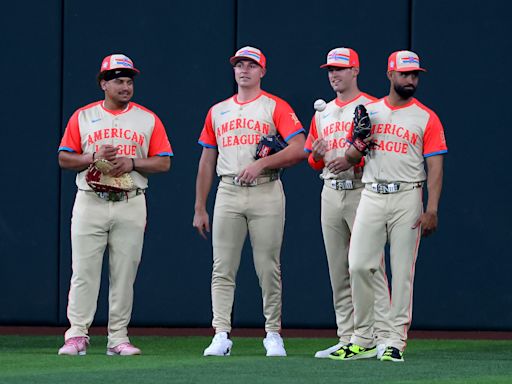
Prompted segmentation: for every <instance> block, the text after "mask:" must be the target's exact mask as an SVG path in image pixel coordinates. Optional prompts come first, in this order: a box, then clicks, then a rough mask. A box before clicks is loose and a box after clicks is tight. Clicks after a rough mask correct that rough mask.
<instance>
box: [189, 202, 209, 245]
mask: <svg viewBox="0 0 512 384" xmlns="http://www.w3.org/2000/svg"><path fill="white" fill-rule="evenodd" d="M192 226H193V227H194V228H196V229H197V232H199V234H200V235H201V237H203V238H204V239H208V237H207V236H206V233H205V231H206V232H208V233H210V216H208V212H206V210H205V209H202V210H196V213H195V214H194V220H193V221H192Z"/></svg>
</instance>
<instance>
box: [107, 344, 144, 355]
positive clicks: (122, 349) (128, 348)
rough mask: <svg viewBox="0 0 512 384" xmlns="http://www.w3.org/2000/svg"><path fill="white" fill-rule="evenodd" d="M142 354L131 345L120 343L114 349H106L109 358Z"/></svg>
mask: <svg viewBox="0 0 512 384" xmlns="http://www.w3.org/2000/svg"><path fill="white" fill-rule="evenodd" d="M140 354H142V352H141V350H140V349H139V348H137V347H135V346H134V345H133V344H131V343H121V344H119V345H116V346H115V347H114V348H108V349H107V355H109V356H132V355H140Z"/></svg>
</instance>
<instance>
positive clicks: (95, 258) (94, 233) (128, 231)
mask: <svg viewBox="0 0 512 384" xmlns="http://www.w3.org/2000/svg"><path fill="white" fill-rule="evenodd" d="M145 226H146V199H145V196H144V195H139V196H135V197H133V198H130V199H128V200H124V201H118V202H110V201H106V200H103V199H100V198H99V197H98V196H96V194H95V193H93V192H84V191H78V193H77V195H76V199H75V205H74V207H73V217H72V219H71V247H72V267H73V275H72V277H71V286H70V290H69V302H68V310H67V315H68V319H69V322H70V324H71V327H70V328H69V329H68V330H67V332H66V334H65V339H66V340H67V339H69V338H71V337H76V336H86V337H88V330H89V327H90V326H91V324H92V321H93V319H94V314H95V312H96V305H97V301H98V293H99V289H100V280H101V265H102V261H103V254H104V252H105V249H106V247H108V251H109V319H108V344H107V347H109V348H112V347H115V346H117V345H119V344H121V343H124V342H128V341H129V339H128V329H127V328H128V323H129V322H130V318H131V313H132V305H133V284H134V282H135V277H136V275H137V269H138V266H139V263H140V260H141V254H142V244H143V241H144V230H145Z"/></svg>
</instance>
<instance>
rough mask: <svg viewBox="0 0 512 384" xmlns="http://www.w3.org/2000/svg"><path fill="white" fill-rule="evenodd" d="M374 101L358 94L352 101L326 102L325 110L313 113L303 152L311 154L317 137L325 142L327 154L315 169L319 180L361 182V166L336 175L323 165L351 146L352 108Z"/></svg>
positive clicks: (336, 100)
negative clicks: (349, 136) (320, 172)
mask: <svg viewBox="0 0 512 384" xmlns="http://www.w3.org/2000/svg"><path fill="white" fill-rule="evenodd" d="M376 100H377V98H375V97H373V96H370V95H368V94H366V93H363V92H361V93H359V94H358V95H357V96H356V97H355V98H354V99H352V100H349V101H347V102H341V101H340V100H338V99H334V100H332V101H330V102H329V103H327V106H326V108H325V110H323V111H322V112H316V113H315V116H314V117H313V119H312V120H311V126H310V130H309V135H308V138H307V140H306V144H305V146H304V150H305V151H306V152H308V153H311V152H312V151H313V142H314V141H315V140H317V139H319V138H323V139H324V140H325V141H326V142H327V153H326V154H325V156H324V161H319V162H318V163H319V164H318V165H315V169H321V168H323V171H322V174H321V175H320V177H321V178H322V179H338V180H355V179H361V174H362V171H361V167H358V166H356V167H351V168H350V169H348V170H346V171H343V172H340V173H339V174H337V175H336V174H334V173H332V172H331V171H329V169H328V168H326V167H324V166H325V163H326V162H328V161H331V160H334V159H335V158H337V157H343V156H345V151H346V150H347V149H348V148H349V147H350V143H349V142H348V141H347V137H348V135H349V133H350V131H351V130H352V128H353V126H354V121H353V120H354V109H355V107H356V106H358V105H359V104H363V105H365V104H367V103H369V102H373V101H376ZM310 163H311V162H310Z"/></svg>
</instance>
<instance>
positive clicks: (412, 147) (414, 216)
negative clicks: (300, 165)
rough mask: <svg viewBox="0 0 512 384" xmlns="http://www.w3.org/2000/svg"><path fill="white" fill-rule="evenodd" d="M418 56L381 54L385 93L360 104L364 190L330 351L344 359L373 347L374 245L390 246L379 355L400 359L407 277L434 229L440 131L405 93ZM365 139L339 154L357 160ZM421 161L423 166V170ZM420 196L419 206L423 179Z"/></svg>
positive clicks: (413, 80) (410, 90)
mask: <svg viewBox="0 0 512 384" xmlns="http://www.w3.org/2000/svg"><path fill="white" fill-rule="evenodd" d="M421 71H425V70H424V69H423V68H421V67H420V60H419V58H418V55H417V54H416V53H414V52H411V51H397V52H394V53H393V54H391V56H390V57H389V59H388V72H387V76H388V79H389V81H390V91H389V95H388V96H387V97H384V98H382V99H381V100H379V101H377V102H374V103H371V104H368V106H367V109H368V114H369V117H370V120H371V124H372V128H371V132H372V137H371V139H372V141H373V142H374V143H375V144H376V145H375V146H371V147H372V148H371V150H370V151H369V154H368V155H367V156H365V167H364V174H363V179H362V180H363V183H365V190H364V191H363V193H362V195H361V201H360V203H359V207H358V209H357V214H356V219H355V222H354V229H353V231H352V239H351V242H350V251H349V266H350V282H351V285H352V300H353V304H354V335H353V336H352V338H351V340H350V343H349V344H348V345H346V346H344V347H342V348H341V349H339V350H338V351H336V352H333V354H332V355H331V356H332V357H333V358H335V359H340V360H350V359H358V358H368V357H373V356H375V354H376V348H375V339H374V335H373V334H372V329H373V324H374V319H375V316H374V305H373V304H374V297H375V289H374V284H373V277H372V276H373V275H374V273H375V271H377V270H378V269H379V268H380V263H381V258H380V256H379V252H380V250H381V249H382V248H383V247H384V245H385V244H386V241H387V242H389V245H390V252H391V254H390V262H391V273H392V282H391V311H390V317H389V318H390V324H391V331H390V334H389V338H388V339H387V340H386V347H387V348H386V351H385V352H384V354H383V356H382V357H381V361H396V362H402V361H404V360H403V351H404V349H405V346H406V341H407V332H408V329H409V327H410V325H411V320H412V296H413V280H414V269H415V262H416V257H417V255H418V247H419V244H420V239H421V236H422V235H423V236H427V235H429V234H431V233H432V232H433V231H435V230H436V228H437V209H438V204H439V198H440V195H441V188H442V176H443V154H445V153H446V152H447V146H446V141H445V137H444V130H443V126H442V124H441V121H440V120H439V118H438V117H437V115H436V114H435V113H434V112H433V111H432V110H431V109H429V108H427V107H426V106H424V105H423V104H421V103H420V102H419V101H418V100H417V99H415V98H414V97H413V95H414V92H415V91H416V87H417V86H418V81H419V73H420V72H421ZM367 141H368V140H366V142H364V141H363V140H358V139H357V138H355V139H354V140H353V145H352V146H351V147H350V148H349V149H348V150H347V152H346V153H345V156H346V158H347V160H348V161H349V162H350V163H351V164H358V163H359V161H360V160H361V158H362V156H363V153H364V152H365V151H366V149H367V148H366V146H367V145H368V142H367ZM425 163H426V166H427V170H428V173H427V172H426V171H425ZM425 180H426V182H427V190H428V201H427V204H426V209H425V210H424V209H423V201H422V197H423V182H424V181H425Z"/></svg>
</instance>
